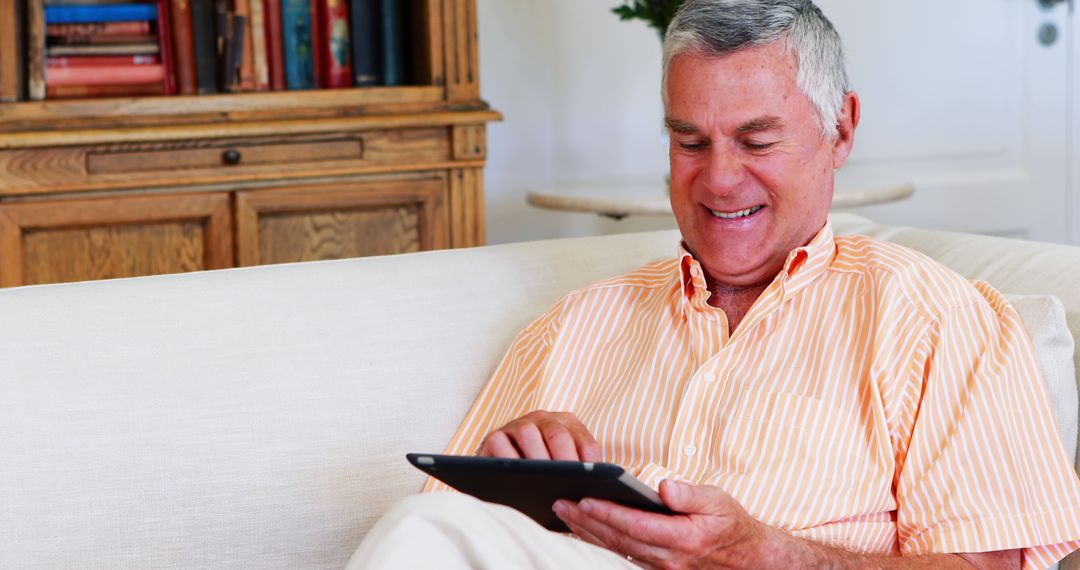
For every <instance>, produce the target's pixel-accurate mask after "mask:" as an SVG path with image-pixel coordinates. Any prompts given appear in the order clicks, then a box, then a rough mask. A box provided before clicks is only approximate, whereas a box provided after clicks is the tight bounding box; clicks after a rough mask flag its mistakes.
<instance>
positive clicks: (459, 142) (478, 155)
mask: <svg viewBox="0 0 1080 570" xmlns="http://www.w3.org/2000/svg"><path fill="white" fill-rule="evenodd" d="M452 133H453V134H452V135H451V136H452V137H453V140H454V158H456V159H461V160H483V159H484V158H486V156H485V155H486V154H487V129H486V128H485V127H484V126H483V125H459V126H455V127H452Z"/></svg>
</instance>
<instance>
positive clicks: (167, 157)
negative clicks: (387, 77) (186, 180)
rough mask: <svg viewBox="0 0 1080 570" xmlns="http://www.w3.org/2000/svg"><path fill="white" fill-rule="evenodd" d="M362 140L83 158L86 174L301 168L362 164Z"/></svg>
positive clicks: (97, 154)
mask: <svg viewBox="0 0 1080 570" xmlns="http://www.w3.org/2000/svg"><path fill="white" fill-rule="evenodd" d="M363 158H364V139H363V137H361V136H360V135H347V136H341V137H333V138H325V139H321V140H313V141H308V142H289V143H265V144H260V143H252V142H240V143H237V144H226V145H214V146H210V147H207V148H191V149H184V148H181V149H164V150H149V151H105V152H101V151H98V150H92V151H90V152H87V154H86V170H87V172H89V173H90V174H107V173H116V172H164V171H169V170H186V169H192V168H195V169H198V168H217V167H229V166H239V165H245V166H254V165H266V164H271V165H282V164H303V163H305V162H326V161H330V160H363Z"/></svg>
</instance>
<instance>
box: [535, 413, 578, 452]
mask: <svg viewBox="0 0 1080 570" xmlns="http://www.w3.org/2000/svg"><path fill="white" fill-rule="evenodd" d="M539 428H540V432H541V433H542V434H543V436H544V443H545V444H546V445H547V450H548V453H550V454H551V458H552V459H557V460H560V461H579V460H580V458H579V457H578V450H577V445H576V443H575V442H574V437H573V436H572V435H570V430H569V429H567V428H566V427H564V426H563V425H562V424H560V423H558V422H555V421H545V422H542V423H541V424H540V425H539Z"/></svg>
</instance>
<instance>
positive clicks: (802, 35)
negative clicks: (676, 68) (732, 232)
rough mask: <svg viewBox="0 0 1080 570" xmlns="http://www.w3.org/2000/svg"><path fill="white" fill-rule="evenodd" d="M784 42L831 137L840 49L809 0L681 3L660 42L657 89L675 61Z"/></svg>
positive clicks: (842, 76) (843, 87) (840, 81)
mask: <svg viewBox="0 0 1080 570" xmlns="http://www.w3.org/2000/svg"><path fill="white" fill-rule="evenodd" d="M775 41H785V42H787V47H788V49H790V50H791V52H792V53H793V54H794V55H795V58H796V59H797V60H798V65H799V71H798V74H797V75H796V78H795V81H796V84H797V85H798V86H799V89H800V90H802V92H803V94H805V95H806V96H807V98H809V99H810V102H811V103H813V105H814V108H815V110H816V111H817V114H818V120H819V122H820V123H821V127H822V132H823V134H824V136H826V137H829V138H833V137H835V136H836V135H837V126H836V125H837V123H836V119H837V116H838V115H839V113H840V110H841V108H842V107H843V105H844V94H845V93H847V91H848V89H849V88H848V76H847V70H846V69H845V66H844V48H843V44H842V42H841V41H840V35H839V34H838V33H837V32H836V29H835V28H834V27H833V25H832V23H831V22H829V20H828V18H826V17H825V14H823V13H822V12H821V9H820V8H818V7H817V6H816V5H815V4H814V3H813V1H812V0H686V2H685V3H684V4H683V5H682V6H681V7H680V8H679V10H678V12H677V13H676V14H675V17H674V19H672V21H671V24H670V25H669V26H668V30H667V34H666V35H665V36H664V67H663V84H662V85H663V86H662V87H661V90H662V95H663V98H664V107H665V108H666V107H667V77H668V70H669V68H670V66H671V61H672V60H673V59H674V58H675V56H677V55H682V54H684V53H688V52H691V53H696V54H700V55H703V56H705V57H713V56H721V55H727V54H730V53H733V52H736V51H739V50H741V49H744V48H748V47H753V46H761V45H766V44H770V43H772V42H775Z"/></svg>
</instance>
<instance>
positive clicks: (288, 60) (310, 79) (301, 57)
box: [281, 0, 315, 89]
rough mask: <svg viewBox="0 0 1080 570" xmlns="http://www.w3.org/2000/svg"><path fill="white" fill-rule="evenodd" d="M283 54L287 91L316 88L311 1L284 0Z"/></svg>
mask: <svg viewBox="0 0 1080 570" xmlns="http://www.w3.org/2000/svg"><path fill="white" fill-rule="evenodd" d="M281 24H282V39H283V41H282V48H283V49H282V51H283V53H284V60H285V86H286V88H287V89H313V88H314V87H315V69H314V67H313V65H312V64H313V62H312V59H311V2H310V0H282V2H281Z"/></svg>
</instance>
